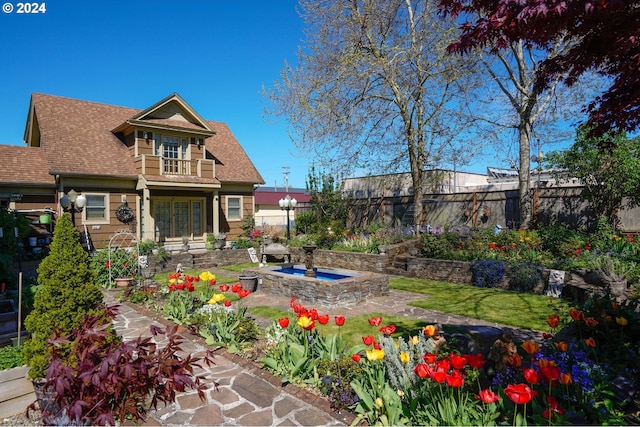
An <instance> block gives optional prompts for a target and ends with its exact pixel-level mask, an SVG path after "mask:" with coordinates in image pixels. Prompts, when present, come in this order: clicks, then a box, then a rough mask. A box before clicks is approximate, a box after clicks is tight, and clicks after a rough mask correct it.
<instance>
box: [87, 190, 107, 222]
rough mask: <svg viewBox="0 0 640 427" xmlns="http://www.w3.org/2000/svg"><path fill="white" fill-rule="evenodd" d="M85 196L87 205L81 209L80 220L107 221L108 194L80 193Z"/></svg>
mask: <svg viewBox="0 0 640 427" xmlns="http://www.w3.org/2000/svg"><path fill="white" fill-rule="evenodd" d="M82 194H83V195H84V196H85V197H86V198H87V205H86V206H85V208H84V210H83V211H82V220H83V221H84V222H86V223H88V224H108V223H109V194H108V193H82Z"/></svg>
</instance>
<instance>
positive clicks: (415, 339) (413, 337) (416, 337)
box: [409, 335, 420, 345]
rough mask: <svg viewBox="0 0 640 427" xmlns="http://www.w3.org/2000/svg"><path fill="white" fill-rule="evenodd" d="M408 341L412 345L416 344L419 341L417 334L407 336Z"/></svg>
mask: <svg viewBox="0 0 640 427" xmlns="http://www.w3.org/2000/svg"><path fill="white" fill-rule="evenodd" d="M409 341H411V344H413V345H418V343H419V342H420V339H419V338H418V336H417V335H414V336H412V337H411V338H409Z"/></svg>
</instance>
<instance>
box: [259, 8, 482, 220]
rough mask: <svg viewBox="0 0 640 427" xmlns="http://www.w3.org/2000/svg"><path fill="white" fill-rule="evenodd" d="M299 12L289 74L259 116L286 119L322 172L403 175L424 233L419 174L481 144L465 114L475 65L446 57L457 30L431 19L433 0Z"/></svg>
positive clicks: (269, 95) (270, 94)
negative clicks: (300, 27) (300, 35)
mask: <svg viewBox="0 0 640 427" xmlns="http://www.w3.org/2000/svg"><path fill="white" fill-rule="evenodd" d="M300 5H301V16H302V18H303V19H304V23H305V29H306V32H305V35H306V39H305V40H304V44H303V46H301V48H300V49H299V52H298V62H297V64H296V65H295V67H293V66H290V65H288V64H285V68H284V70H283V72H282V75H281V79H280V80H279V81H277V82H276V83H275V84H274V86H273V87H272V88H270V89H265V90H264V93H265V95H266V97H267V99H268V100H270V101H271V105H270V106H269V107H268V108H267V111H266V112H267V114H269V115H273V116H284V117H286V118H287V119H288V122H289V126H290V135H291V137H292V139H293V141H294V143H295V144H296V146H297V147H298V148H299V149H302V150H304V151H307V152H310V153H314V154H316V155H317V160H318V161H319V163H320V164H321V165H323V166H324V167H325V168H326V169H329V170H331V168H332V166H333V167H339V168H342V169H343V170H347V171H349V172H353V171H355V170H356V169H359V170H361V171H367V172H375V173H376V174H381V173H389V172H393V171H397V170H404V171H406V170H407V169H408V170H410V172H411V177H412V185H413V191H414V202H415V209H414V223H415V224H416V225H424V215H423V209H422V200H421V199H422V194H423V188H424V183H423V172H424V169H425V168H426V167H429V166H431V167H435V166H437V165H438V164H440V163H441V162H442V161H443V157H444V156H446V153H447V152H450V149H451V147H452V146H459V145H462V144H465V143H466V142H468V141H475V142H476V143H477V141H478V140H480V138H478V137H476V136H475V135H473V133H472V131H471V130H470V128H468V126H467V125H468V124H469V120H470V119H469V116H468V114H466V111H467V110H466V109H465V108H464V107H463V105H464V103H465V94H466V93H467V91H470V90H473V89H474V88H475V83H474V81H473V78H474V77H475V76H476V75H477V74H474V73H473V72H472V70H471V69H470V67H471V65H470V62H475V61H471V60H470V59H469V58H465V57H462V56H460V55H450V54H447V52H446V47H447V46H448V45H449V44H451V43H452V42H453V37H455V29H456V23H455V22H454V21H452V20H450V19H446V18H443V17H442V16H439V15H438V9H437V4H436V2H435V0H397V1H379V0H301V2H300ZM462 152H464V150H460V151H458V155H459V153H462ZM458 161H459V162H458V164H464V159H458Z"/></svg>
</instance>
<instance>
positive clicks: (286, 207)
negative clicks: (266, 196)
mask: <svg viewBox="0 0 640 427" xmlns="http://www.w3.org/2000/svg"><path fill="white" fill-rule="evenodd" d="M278 204H279V205H280V209H282V210H283V211H287V241H289V239H290V238H291V231H290V228H289V211H292V210H294V209H295V208H296V205H297V204H298V201H297V200H296V199H292V198H291V196H290V195H288V194H287V196H286V197H285V198H284V199H280V200H279V201H278Z"/></svg>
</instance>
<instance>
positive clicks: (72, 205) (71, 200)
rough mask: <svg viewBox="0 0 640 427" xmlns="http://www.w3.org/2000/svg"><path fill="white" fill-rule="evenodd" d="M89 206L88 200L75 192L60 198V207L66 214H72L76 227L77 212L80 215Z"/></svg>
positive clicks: (72, 220) (72, 191)
mask: <svg viewBox="0 0 640 427" xmlns="http://www.w3.org/2000/svg"><path fill="white" fill-rule="evenodd" d="M86 204H87V198H86V197H85V196H83V195H82V194H78V193H76V191H75V190H71V191H69V192H68V193H67V194H65V195H64V196H62V197H61V198H60V206H62V210H63V211H65V212H71V222H72V223H73V226H74V227H75V226H76V212H78V213H80V212H82V210H83V209H84V207H85V206H86Z"/></svg>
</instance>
